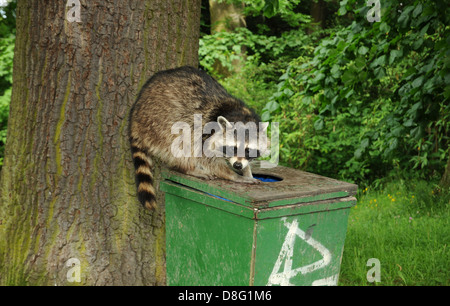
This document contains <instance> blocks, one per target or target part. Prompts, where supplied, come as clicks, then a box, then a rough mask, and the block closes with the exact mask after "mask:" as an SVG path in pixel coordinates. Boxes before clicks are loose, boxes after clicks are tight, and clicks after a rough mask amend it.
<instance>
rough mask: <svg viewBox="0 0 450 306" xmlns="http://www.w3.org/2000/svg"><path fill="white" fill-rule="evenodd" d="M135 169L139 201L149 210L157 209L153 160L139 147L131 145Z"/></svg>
mask: <svg viewBox="0 0 450 306" xmlns="http://www.w3.org/2000/svg"><path fill="white" fill-rule="evenodd" d="M131 153H132V154H133V162H134V169H135V171H136V172H135V173H136V186H137V196H138V199H139V201H140V202H141V203H142V205H144V207H145V208H147V209H149V210H154V209H156V194H155V188H154V187H153V174H152V172H151V166H152V165H151V159H150V158H149V157H148V156H147V154H146V153H145V152H144V151H143V150H141V149H139V148H138V147H137V146H135V145H133V144H131Z"/></svg>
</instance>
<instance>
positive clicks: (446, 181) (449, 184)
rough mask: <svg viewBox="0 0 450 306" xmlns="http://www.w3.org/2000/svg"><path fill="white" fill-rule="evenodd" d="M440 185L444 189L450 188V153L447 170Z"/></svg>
mask: <svg viewBox="0 0 450 306" xmlns="http://www.w3.org/2000/svg"><path fill="white" fill-rule="evenodd" d="M439 185H440V186H441V187H442V188H444V189H448V188H450V154H449V157H448V160H447V167H445V171H444V174H443V175H442V178H441V181H440V183H439Z"/></svg>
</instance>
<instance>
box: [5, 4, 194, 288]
mask: <svg viewBox="0 0 450 306" xmlns="http://www.w3.org/2000/svg"><path fill="white" fill-rule="evenodd" d="M69 2H70V1H69ZM80 2H81V10H80V12H81V20H80V22H69V21H68V19H67V18H66V14H67V12H68V10H69V9H70V7H67V6H66V4H67V1H61V0H49V1H45V4H43V3H42V1H40V0H18V5H17V39H16V47H15V48H16V49H15V58H14V72H13V93H12V101H11V110H10V118H9V124H8V137H7V144H6V150H5V159H4V166H3V169H2V175H1V182H0V191H1V196H0V199H1V200H0V201H1V202H0V285H12V284H14V285H19V284H27V285H66V284H81V285H163V284H165V229H164V225H165V215H164V206H163V203H162V196H160V199H159V201H160V203H159V207H160V209H159V210H158V211H156V212H153V213H152V212H148V211H147V210H145V209H143V208H142V207H141V206H140V204H139V203H138V201H137V198H136V186H135V182H134V171H133V166H132V162H131V153H130V151H129V142H128V113H129V110H130V108H131V106H132V104H133V102H134V101H135V98H136V96H137V93H138V90H139V89H140V88H141V86H142V85H143V84H144V82H145V81H146V80H147V79H148V78H149V77H150V76H151V75H152V74H153V73H155V72H156V71H158V70H163V69H168V68H173V67H177V66H181V65H186V64H189V65H193V66H197V65H198V39H199V29H200V2H201V1H199V0H196V1H189V2H188V1H183V0H145V1H134V0H133V1H128V0H116V1H114V2H113V1H104V0H81V1H80ZM71 258H75V259H77V260H78V261H79V266H78V267H79V269H80V270H79V271H80V272H81V282H80V283H77V282H74V283H69V281H71V279H70V278H69V277H68V273H71V272H70V269H71V267H72V266H67V265H68V261H69V259H71Z"/></svg>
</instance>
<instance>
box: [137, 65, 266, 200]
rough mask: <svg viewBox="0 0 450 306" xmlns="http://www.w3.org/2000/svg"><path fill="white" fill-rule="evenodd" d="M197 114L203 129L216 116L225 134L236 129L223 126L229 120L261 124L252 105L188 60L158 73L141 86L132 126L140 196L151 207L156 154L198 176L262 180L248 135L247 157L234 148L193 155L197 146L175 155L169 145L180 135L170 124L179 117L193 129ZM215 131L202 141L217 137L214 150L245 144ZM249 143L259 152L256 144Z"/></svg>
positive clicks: (161, 159)
mask: <svg viewBox="0 0 450 306" xmlns="http://www.w3.org/2000/svg"><path fill="white" fill-rule="evenodd" d="M194 114H196V115H197V116H198V115H201V116H202V125H203V126H202V127H201V128H202V130H201V131H203V127H204V125H205V124H206V123H208V122H218V123H219V127H220V128H223V129H224V131H226V133H227V135H228V134H230V133H232V134H233V129H226V130H225V127H232V125H231V124H230V122H242V123H247V122H254V123H255V124H256V125H257V127H258V126H259V122H260V118H259V116H258V115H257V114H256V113H255V112H254V111H253V110H252V109H250V108H249V107H247V106H246V105H245V104H244V102H242V101H241V100H239V99H236V98H234V97H233V96H231V95H230V94H228V93H227V91H226V90H225V89H224V88H223V87H222V86H221V85H220V84H219V83H218V82H217V81H216V80H214V79H213V78H212V77H210V76H209V75H208V74H206V73H205V72H203V71H201V70H198V69H195V68H193V67H188V66H186V67H181V68H176V69H171V70H166V71H162V72H158V73H156V74H155V75H154V76H153V77H151V78H150V79H149V80H148V81H147V83H146V84H145V85H144V86H143V88H142V90H141V91H140V93H139V95H138V98H137V100H136V102H135V104H134V106H133V108H132V109H131V113H130V129H129V132H130V135H129V136H130V144H131V151H132V154H133V161H134V166H135V169H136V184H137V193H138V198H139V200H140V202H141V203H142V204H143V205H144V206H145V207H146V208H148V209H154V208H156V201H155V189H154V187H153V174H152V157H156V158H158V159H159V160H160V161H161V162H163V163H164V164H165V165H166V166H167V167H169V168H171V169H174V170H177V171H179V172H182V173H185V174H189V175H193V176H196V177H201V178H206V179H213V178H215V177H217V178H222V179H227V180H231V181H236V182H242V183H259V182H260V181H259V180H256V179H254V178H253V176H252V173H251V170H250V165H249V164H248V162H249V161H250V160H251V159H252V157H257V156H258V154H256V156H255V154H252V157H250V156H249V146H250V142H249V141H248V137H247V138H246V141H245V143H244V144H243V147H244V149H245V157H237V156H236V154H233V156H227V157H216V156H213V157H207V156H205V154H201V157H195V153H194V150H195V149H198V148H194V146H192V153H193V154H191V157H175V156H174V154H173V153H172V152H171V147H172V145H173V143H174V141H175V139H176V138H177V137H179V135H177V134H172V132H171V131H172V126H173V125H174V123H176V122H185V123H187V124H188V125H189V127H190V128H191V131H192V134H194V132H193V131H194ZM216 135H220V133H213V134H212V136H211V135H202V142H201V145H202V146H203V145H204V143H205V140H206V138H207V137H210V140H211V139H213V140H214V141H215V142H214V141H213V143H215V145H212V147H210V149H212V150H213V151H214V150H215V151H217V150H224V151H225V148H230V147H231V149H230V150H231V151H232V152H236V150H237V149H236V148H237V147H238V146H241V145H240V144H238V143H237V142H236V140H235V141H234V143H233V141H231V144H230V143H227V144H225V143H223V141H222V140H221V139H222V138H223V137H219V136H216ZM235 135H236V131H234V136H235ZM246 136H248V135H247V134H246ZM214 137H216V138H217V139H214ZM229 138H233V139H236V137H229ZM229 138H227V142H229ZM218 144H219V145H218ZM250 149H251V150H254V151H253V152H257V153H258V151H257V148H256V147H255V146H253V148H250ZM228 152H229V151H228ZM241 152H242V151H241ZM240 156H242V155H240ZM230 164H231V165H232V166H233V167H234V168H235V169H236V170H242V173H243V175H240V174H238V173H236V171H234V170H233V169H232V167H231V165H230Z"/></svg>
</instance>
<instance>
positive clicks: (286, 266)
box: [160, 166, 357, 285]
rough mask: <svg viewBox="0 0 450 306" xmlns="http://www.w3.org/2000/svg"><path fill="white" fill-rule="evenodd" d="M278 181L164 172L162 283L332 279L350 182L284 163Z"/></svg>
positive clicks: (263, 172) (275, 171)
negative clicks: (164, 275)
mask: <svg viewBox="0 0 450 306" xmlns="http://www.w3.org/2000/svg"><path fill="white" fill-rule="evenodd" d="M253 173H254V175H255V174H257V175H260V176H272V177H275V178H278V179H281V180H279V181H277V182H262V183H261V184H259V185H247V184H238V183H233V182H229V181H225V180H212V181H205V180H202V179H198V178H195V177H192V176H187V175H183V174H180V173H177V172H174V171H166V172H164V173H163V177H164V181H162V182H161V185H160V189H161V190H162V191H164V192H165V203H166V255H167V257H166V266H167V283H168V285H337V281H338V276H339V269H340V263H341V258H342V252H343V249H344V241H345V235H346V230H347V219H348V214H349V211H350V207H351V206H353V205H355V203H356V199H355V198H354V197H353V196H354V195H355V194H356V190H357V186H356V185H353V184H349V183H346V182H341V181H337V180H334V179H330V178H326V177H323V176H319V175H315V174H311V173H307V172H303V171H299V170H295V169H291V168H285V167H280V166H278V167H276V168H272V169H260V168H253Z"/></svg>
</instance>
